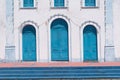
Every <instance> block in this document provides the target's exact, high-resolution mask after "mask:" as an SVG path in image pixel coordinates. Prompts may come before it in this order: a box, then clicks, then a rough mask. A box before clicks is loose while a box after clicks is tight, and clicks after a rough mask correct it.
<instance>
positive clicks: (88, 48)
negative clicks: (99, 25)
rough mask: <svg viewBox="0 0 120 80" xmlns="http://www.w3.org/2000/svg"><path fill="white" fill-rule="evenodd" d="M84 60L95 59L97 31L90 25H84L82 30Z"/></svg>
mask: <svg viewBox="0 0 120 80" xmlns="http://www.w3.org/2000/svg"><path fill="white" fill-rule="evenodd" d="M83 39H84V40H83V42H84V47H83V48H84V61H97V60H98V53H97V52H98V51H97V31H96V28H95V27H94V26H92V25H88V26H86V27H85V29H84V31H83Z"/></svg>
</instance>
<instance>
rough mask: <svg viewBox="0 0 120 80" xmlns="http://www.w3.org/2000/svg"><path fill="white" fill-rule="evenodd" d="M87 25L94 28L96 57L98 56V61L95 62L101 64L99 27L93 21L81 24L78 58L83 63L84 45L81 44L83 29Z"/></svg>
mask: <svg viewBox="0 0 120 80" xmlns="http://www.w3.org/2000/svg"><path fill="white" fill-rule="evenodd" d="M87 25H92V26H94V27H95V28H96V32H97V55H98V61H97V62H101V58H102V57H101V54H100V53H101V51H100V50H101V44H100V41H101V38H100V32H101V31H100V26H99V25H98V24H96V23H95V22H93V21H88V22H85V23H84V24H82V26H81V27H80V42H81V44H80V50H81V53H80V56H81V61H82V62H84V44H83V30H84V28H85V27H86V26H87Z"/></svg>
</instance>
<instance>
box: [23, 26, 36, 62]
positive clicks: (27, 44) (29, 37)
mask: <svg viewBox="0 0 120 80" xmlns="http://www.w3.org/2000/svg"><path fill="white" fill-rule="evenodd" d="M22 60H23V61H36V30H35V28H34V27H33V26H32V25H26V26H25V27H24V28H23V30H22Z"/></svg>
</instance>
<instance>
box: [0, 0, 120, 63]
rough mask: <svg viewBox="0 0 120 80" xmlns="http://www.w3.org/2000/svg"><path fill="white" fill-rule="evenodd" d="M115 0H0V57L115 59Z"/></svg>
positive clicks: (13, 59)
mask: <svg viewBox="0 0 120 80" xmlns="http://www.w3.org/2000/svg"><path fill="white" fill-rule="evenodd" d="M119 3H120V1H119V0H115V1H113V0H6V1H5V0H3V1H0V7H1V8H0V35H1V38H0V60H1V62H2V61H5V62H21V61H23V62H98V63H99V62H108V61H112V62H115V61H120V54H119V52H120V50H119V49H120V45H119V44H120V42H119V41H120V38H119V34H120V31H119V29H120V28H119V21H120V20H119V19H120V17H119V16H120V14H119V7H120V6H119Z"/></svg>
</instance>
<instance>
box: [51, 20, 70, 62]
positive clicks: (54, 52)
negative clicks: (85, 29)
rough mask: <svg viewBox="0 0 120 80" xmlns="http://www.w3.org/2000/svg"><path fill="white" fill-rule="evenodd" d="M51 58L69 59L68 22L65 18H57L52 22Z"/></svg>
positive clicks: (53, 59)
mask: <svg viewBox="0 0 120 80" xmlns="http://www.w3.org/2000/svg"><path fill="white" fill-rule="evenodd" d="M51 60H52V61H68V60H69V50H68V24H67V23H66V21H64V20H63V19H56V20H54V21H53V22H52V24H51Z"/></svg>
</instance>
